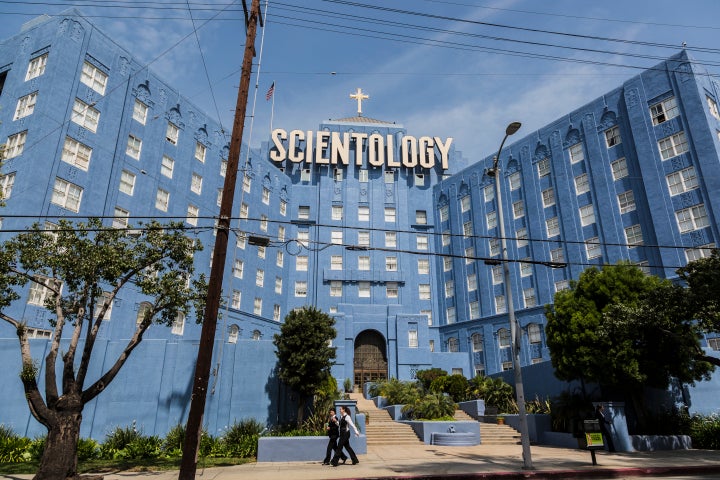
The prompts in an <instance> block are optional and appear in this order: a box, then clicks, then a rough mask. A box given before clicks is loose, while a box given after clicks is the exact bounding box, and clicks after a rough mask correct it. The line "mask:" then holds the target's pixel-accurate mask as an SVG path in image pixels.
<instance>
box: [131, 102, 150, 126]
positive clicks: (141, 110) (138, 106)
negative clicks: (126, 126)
mask: <svg viewBox="0 0 720 480" xmlns="http://www.w3.org/2000/svg"><path fill="white" fill-rule="evenodd" d="M147 112H148V106H147V105H145V104H144V103H143V102H141V101H140V100H138V99H137V98H136V99H135V104H134V105H133V116H132V118H133V120H135V121H136V122H138V123H140V124H141V125H145V122H146V121H147Z"/></svg>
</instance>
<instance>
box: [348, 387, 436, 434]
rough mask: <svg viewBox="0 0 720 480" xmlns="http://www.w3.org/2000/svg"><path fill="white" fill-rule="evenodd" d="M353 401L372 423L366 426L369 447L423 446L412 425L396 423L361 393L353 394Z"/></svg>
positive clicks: (351, 395) (351, 397)
mask: <svg viewBox="0 0 720 480" xmlns="http://www.w3.org/2000/svg"><path fill="white" fill-rule="evenodd" d="M350 399H351V400H356V401H357V409H358V411H359V412H367V414H368V418H369V419H370V423H368V424H367V425H365V431H366V435H367V445H368V447H370V446H376V445H421V444H422V442H421V441H420V439H418V437H417V435H415V431H413V429H412V427H411V426H410V425H407V424H404V423H399V422H396V421H395V420H393V419H392V417H391V416H390V414H389V413H388V412H387V410H384V409H381V408H377V407H376V406H375V402H373V401H372V400H367V399H365V398H363V396H362V394H360V393H351V394H350Z"/></svg>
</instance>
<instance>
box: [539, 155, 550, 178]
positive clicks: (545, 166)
mask: <svg viewBox="0 0 720 480" xmlns="http://www.w3.org/2000/svg"><path fill="white" fill-rule="evenodd" d="M537 171H538V177H541V178H542V177H546V176H548V175H550V159H549V158H543V159H542V160H540V161H539V162H538V163H537Z"/></svg>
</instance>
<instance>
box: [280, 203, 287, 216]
mask: <svg viewBox="0 0 720 480" xmlns="http://www.w3.org/2000/svg"><path fill="white" fill-rule="evenodd" d="M280 215H282V216H283V217H284V216H285V215H287V202H286V201H285V200H280Z"/></svg>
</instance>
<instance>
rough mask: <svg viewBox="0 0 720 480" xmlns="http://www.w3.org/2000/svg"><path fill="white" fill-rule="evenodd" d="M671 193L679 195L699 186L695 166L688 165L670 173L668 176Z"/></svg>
mask: <svg viewBox="0 0 720 480" xmlns="http://www.w3.org/2000/svg"><path fill="white" fill-rule="evenodd" d="M665 178H666V179H667V184H668V188H669V189H670V195H671V196H672V195H679V194H681V193H685V192H687V191H690V190H693V189H695V188H697V187H698V180H697V175H696V174H695V167H688V168H684V169H682V170H679V171H677V172H673V173H671V174H669V175H668V176H667V177H665Z"/></svg>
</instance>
